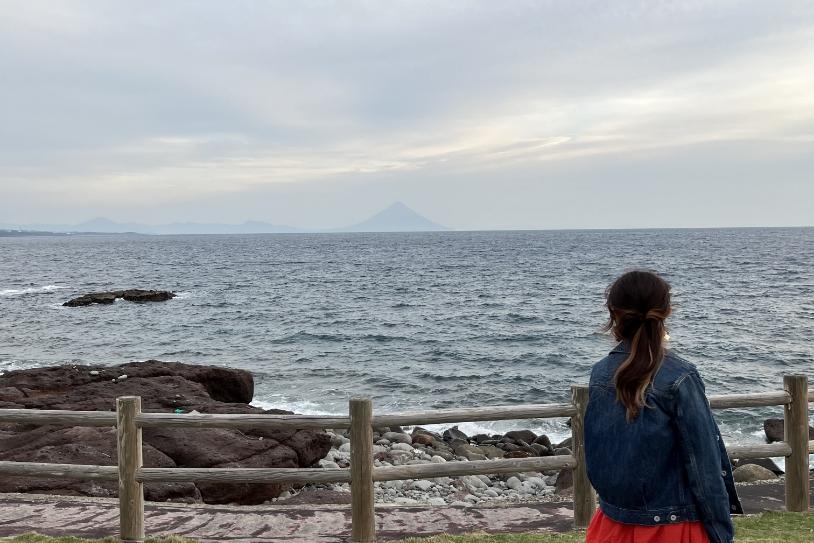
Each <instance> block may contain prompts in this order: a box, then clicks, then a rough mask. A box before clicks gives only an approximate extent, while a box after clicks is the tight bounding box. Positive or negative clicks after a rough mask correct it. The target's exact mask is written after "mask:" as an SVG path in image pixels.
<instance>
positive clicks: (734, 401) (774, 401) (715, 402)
mask: <svg viewBox="0 0 814 543" xmlns="http://www.w3.org/2000/svg"><path fill="white" fill-rule="evenodd" d="M789 402H791V396H789V393H788V392H785V391H781V392H758V393H754V394H721V395H713V396H709V405H710V407H712V408H713V409H730V408H733V407H763V406H767V405H786V404H787V403H789Z"/></svg>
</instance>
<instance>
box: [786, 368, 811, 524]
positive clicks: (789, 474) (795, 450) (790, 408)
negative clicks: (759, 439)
mask: <svg viewBox="0 0 814 543" xmlns="http://www.w3.org/2000/svg"><path fill="white" fill-rule="evenodd" d="M783 385H784V387H785V389H786V391H787V392H788V393H789V394H790V395H791V403H790V404H788V405H786V406H785V407H784V409H783V417H784V419H785V420H784V432H785V439H784V441H785V442H786V443H787V444H788V445H789V447H791V453H790V454H789V455H788V456H787V457H786V510H788V511H797V512H803V511H808V504H809V502H810V500H811V481H810V480H809V478H808V449H809V447H808V379H807V378H806V376H805V375H786V376H784V377H783Z"/></svg>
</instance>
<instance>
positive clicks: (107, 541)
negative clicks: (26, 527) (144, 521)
mask: <svg viewBox="0 0 814 543" xmlns="http://www.w3.org/2000/svg"><path fill="white" fill-rule="evenodd" d="M0 541H2V542H4V543H119V539H118V538H116V537H106V538H104V539H82V538H79V537H48V536H45V535H40V534H24V535H19V536H17V537H10V538H4V539H0ZM144 543H195V542H194V541H193V540H192V539H185V538H183V537H175V536H173V537H161V538H155V537H148V538H147V539H145V540H144Z"/></svg>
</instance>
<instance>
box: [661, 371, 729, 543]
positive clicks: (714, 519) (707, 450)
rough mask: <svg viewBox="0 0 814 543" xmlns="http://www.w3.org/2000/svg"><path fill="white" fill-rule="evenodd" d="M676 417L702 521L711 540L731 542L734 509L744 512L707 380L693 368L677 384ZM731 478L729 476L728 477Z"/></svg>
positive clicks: (691, 485) (684, 456) (683, 457)
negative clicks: (707, 387) (712, 409)
mask: <svg viewBox="0 0 814 543" xmlns="http://www.w3.org/2000/svg"><path fill="white" fill-rule="evenodd" d="M674 386H675V389H674V394H675V395H674V398H675V421H676V426H677V428H678V432H679V436H680V443H681V456H682V459H683V461H684V466H685V469H686V473H687V478H688V480H689V484H690V489H691V491H692V493H693V497H694V499H695V503H696V507H697V509H698V514H699V516H700V518H701V521H702V522H703V523H704V528H706V531H707V534H708V536H709V538H710V541H711V542H712V543H731V542H732V541H733V538H734V529H733V527H732V520H731V518H730V513H731V512H741V510H740V503H739V502H738V500H737V495H734V491H735V487H734V482H732V481H731V479H732V467H731V465H730V464H729V458H728V457H727V456H726V449H725V448H724V445H723V440H722V439H721V434H720V431H719V429H718V425H717V424H716V423H715V419H714V418H713V417H712V411H711V410H710V407H709V401H708V400H707V397H706V395H705V391H704V383H703V381H702V380H701V376H700V375H698V373H697V372H695V371H691V372H690V373H688V374H687V375H686V376H684V377H683V378H682V379H679V380H678V381H677V382H676V384H675V385H674ZM727 479H728V480H727Z"/></svg>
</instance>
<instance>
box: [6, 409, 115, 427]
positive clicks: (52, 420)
mask: <svg viewBox="0 0 814 543" xmlns="http://www.w3.org/2000/svg"><path fill="white" fill-rule="evenodd" d="M0 422H15V423H17V422H19V423H23V424H42V425H46V424H47V425H53V426H116V413H114V412H112V411H110V412H108V411H59V410H53V409H0Z"/></svg>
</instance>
